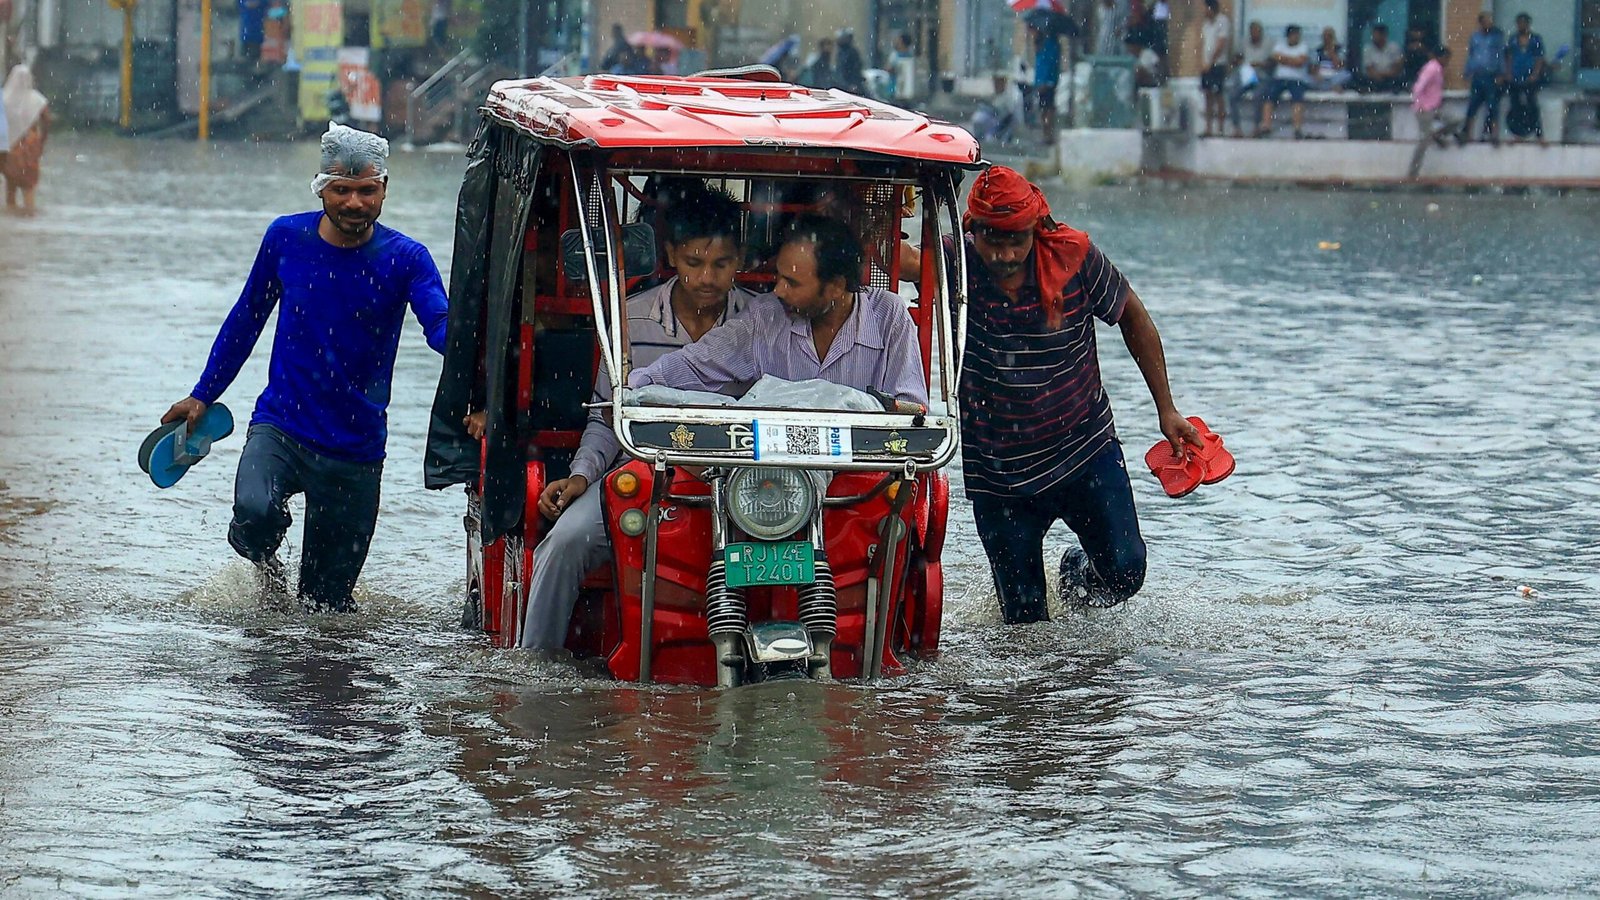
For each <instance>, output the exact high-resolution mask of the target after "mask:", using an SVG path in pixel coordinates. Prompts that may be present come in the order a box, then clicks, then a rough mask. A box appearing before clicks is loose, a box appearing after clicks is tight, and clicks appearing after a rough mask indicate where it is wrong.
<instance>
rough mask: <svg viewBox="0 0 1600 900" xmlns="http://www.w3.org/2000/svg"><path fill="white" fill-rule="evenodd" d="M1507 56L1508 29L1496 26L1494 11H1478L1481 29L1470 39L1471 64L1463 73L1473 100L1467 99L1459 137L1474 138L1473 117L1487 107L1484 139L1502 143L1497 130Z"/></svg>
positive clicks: (1462, 140)
mask: <svg viewBox="0 0 1600 900" xmlns="http://www.w3.org/2000/svg"><path fill="white" fill-rule="evenodd" d="M1505 55H1506V35H1505V32H1503V31H1501V30H1500V29H1498V28H1496V27H1495V25H1494V14H1493V13H1489V12H1481V13H1478V30H1477V31H1474V32H1473V33H1472V37H1471V38H1468V40H1467V63H1466V66H1465V67H1464V68H1463V74H1465V75H1466V76H1467V80H1468V81H1469V82H1470V83H1471V99H1470V100H1468V101H1467V116H1466V118H1465V119H1463V120H1462V122H1461V130H1460V131H1458V132H1456V140H1457V141H1458V142H1460V143H1466V142H1467V141H1470V140H1472V133H1471V132H1472V119H1473V117H1474V116H1476V115H1477V114H1478V110H1480V109H1481V110H1483V111H1484V113H1483V139H1484V140H1486V141H1492V142H1493V143H1496V144H1498V143H1499V142H1500V132H1499V130H1498V129H1497V127H1496V126H1497V125H1498V123H1499V118H1500V91H1501V88H1502V79H1503V78H1504V69H1505Z"/></svg>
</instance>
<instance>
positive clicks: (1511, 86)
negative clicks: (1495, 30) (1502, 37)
mask: <svg viewBox="0 0 1600 900" xmlns="http://www.w3.org/2000/svg"><path fill="white" fill-rule="evenodd" d="M1547 72H1548V69H1547V68H1546V64H1545V60H1544V38H1542V37H1540V36H1539V35H1537V34H1535V33H1534V32H1533V17H1532V16H1530V15H1528V14H1527V13H1517V30H1516V31H1515V32H1513V33H1512V35H1511V39H1510V40H1508V41H1506V62H1505V68H1504V69H1503V70H1502V75H1503V76H1504V78H1505V80H1506V92H1507V95H1508V105H1507V106H1506V130H1507V131H1509V132H1511V134H1512V136H1513V137H1516V138H1525V137H1530V136H1531V137H1535V138H1538V139H1539V145H1540V146H1541V147H1542V146H1544V143H1545V140H1544V123H1543V121H1542V120H1541V118H1540V116H1539V88H1541V87H1543V86H1544V82H1545V75H1546V73H1547Z"/></svg>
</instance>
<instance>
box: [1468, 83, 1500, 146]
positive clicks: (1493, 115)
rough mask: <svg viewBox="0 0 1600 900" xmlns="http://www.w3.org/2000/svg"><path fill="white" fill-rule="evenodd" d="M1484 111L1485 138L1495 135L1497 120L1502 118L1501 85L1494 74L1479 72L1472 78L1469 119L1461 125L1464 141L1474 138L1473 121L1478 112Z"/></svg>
mask: <svg viewBox="0 0 1600 900" xmlns="http://www.w3.org/2000/svg"><path fill="white" fill-rule="evenodd" d="M1480 109H1482V110H1484V115H1483V136H1484V137H1489V136H1490V135H1492V134H1494V129H1495V124H1496V120H1497V119H1499V117H1500V84H1499V83H1498V82H1496V81H1495V75H1494V73H1493V72H1479V73H1477V74H1475V75H1473V76H1472V93H1471V95H1470V99H1468V100H1467V119H1466V121H1465V122H1462V123H1461V137H1462V139H1463V140H1465V139H1468V138H1471V137H1472V119H1473V117H1475V116H1477V114H1478V110H1480Z"/></svg>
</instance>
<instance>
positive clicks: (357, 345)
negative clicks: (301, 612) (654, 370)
mask: <svg viewBox="0 0 1600 900" xmlns="http://www.w3.org/2000/svg"><path fill="white" fill-rule="evenodd" d="M388 155H389V142H388V141H385V140H384V139H383V138H380V137H378V136H377V135H375V134H369V133H367V132H363V131H357V130H355V129H353V128H347V127H344V126H342V125H329V127H328V132H327V133H326V134H324V135H323V136H322V165H321V169H320V172H319V173H318V174H317V175H316V176H315V177H314V178H312V180H311V190H312V192H313V193H315V194H316V195H317V196H318V197H319V198H321V200H322V208H321V209H320V210H315V211H313V212H305V213H300V214H298V215H291V216H283V217H282V218H279V219H277V220H276V221H274V222H273V223H272V225H270V226H269V227H268V228H267V233H266V235H265V236H264V237H263V238H262V240H261V249H260V251H259V252H258V253H257V255H256V262H255V266H254V267H253V268H251V270H250V276H249V278H248V279H247V280H246V281H245V285H244V290H243V291H242V292H241V293H240V295H239V300H238V302H237V303H236V304H235V305H234V307H233V311H232V312H230V313H229V314H228V318H227V319H226V321H224V322H223V324H222V329H221V331H219V332H218V334H217V339H216V342H215V343H214V344H213V345H212V348H211V357H210V359H209V360H208V361H207V363H206V368H205V371H204V372H203V373H202V374H201V376H200V380H199V381H198V382H197V383H196V384H195V386H194V389H193V390H192V391H190V393H189V396H187V397H185V398H183V399H182V400H179V401H178V402H177V403H174V404H173V405H172V408H171V409H168V410H167V412H166V413H165V414H164V415H163V416H162V417H161V421H162V422H176V421H178V420H180V419H183V420H187V421H188V422H189V424H190V426H191V427H193V425H194V424H195V423H196V422H197V421H198V420H199V418H200V416H202V415H204V414H205V411H206V408H207V407H208V406H209V405H210V404H212V403H215V402H216V401H217V399H218V398H219V397H221V396H222V394H223V393H224V392H225V391H227V389H228V387H229V386H230V385H231V384H232V383H233V381H234V379H235V378H236V377H237V376H238V374H239V370H240V368H241V367H242V366H243V365H244V363H245V360H247V359H248V358H249V357H250V353H251V351H252V350H254V349H255V345H256V342H257V341H258V340H260V338H261V331H262V329H263V328H264V327H265V326H266V324H267V320H268V319H270V318H271V317H272V314H273V312H274V310H276V312H277V326H276V328H277V336H276V337H275V338H274V339H273V344H272V358H271V359H270V360H269V362H268V364H267V386H266V390H264V391H262V393H261V395H260V397H259V399H257V401H256V408H255V414H254V415H253V416H252V417H251V420H250V429H249V432H248V435H247V437H246V438H245V445H244V452H243V454H242V455H241V456H240V458H239V474H238V476H237V477H236V478H235V480H234V502H233V522H232V524H231V525H229V526H228V543H229V544H230V545H232V547H233V549H234V551H235V552H236V553H238V554H239V555H240V556H242V557H244V558H245V559H247V560H249V561H250V562H251V563H253V564H255V566H256V567H257V569H258V571H259V572H260V575H261V578H262V582H263V588H265V591H266V593H268V594H269V595H271V596H273V597H277V596H280V595H283V594H285V593H286V591H287V577H286V575H285V573H284V569H283V564H282V562H281V561H280V560H279V559H278V555H277V554H278V547H279V545H281V544H282V542H283V538H284V535H285V533H287V531H288V529H289V524H290V521H291V520H290V516H289V506H288V504H289V498H290V497H291V496H292V495H294V494H300V493H303V494H305V497H306V506H305V529H304V531H305V533H304V537H303V539H302V540H301V555H300V582H299V585H298V593H299V596H300V599H301V601H302V602H303V603H304V604H306V605H307V606H308V607H310V608H313V609H319V610H330V611H334V612H349V611H353V610H354V608H355V600H354V598H353V597H352V595H351V591H352V589H353V588H354V587H355V584H356V578H357V577H358V576H359V575H360V574H361V568H362V566H363V565H364V564H365V563H366V558H367V548H368V547H369V545H370V544H371V542H372V534H373V530H374V529H375V527H376V525H377V521H378V489H379V484H380V482H381V480H382V475H383V460H384V446H385V444H386V443H387V438H388V429H387V424H386V423H387V413H386V407H387V406H388V405H389V383H390V380H391V379H392V377H393V375H394V360H395V352H396V348H397V347H398V346H399V343H400V334H401V331H402V329H403V326H404V325H405V314H406V308H407V307H410V309H411V311H412V313H414V314H415V315H416V317H417V320H418V322H420V323H421V324H422V330H423V333H424V335H425V336H426V338H427V341H428V346H430V347H432V348H433V349H434V350H435V351H437V352H439V353H443V352H444V341H445V318H446V306H447V301H446V298H445V292H444V284H443V283H442V282H441V280H440V278H439V270H438V268H437V267H436V266H435V265H434V262H433V258H432V257H431V256H430V255H429V254H428V249H427V248H426V247H424V246H422V245H421V244H419V243H417V242H416V241H414V240H412V239H411V238H408V237H406V236H405V235H403V234H401V233H400V232H398V231H395V230H394V229H392V228H388V227H386V226H384V225H380V224H378V217H379V215H381V214H382V212H383V200H384V196H385V194H386V192H387V186H388V181H389V175H388V163H387V159H388Z"/></svg>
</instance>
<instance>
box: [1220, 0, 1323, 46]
mask: <svg viewBox="0 0 1600 900" xmlns="http://www.w3.org/2000/svg"><path fill="white" fill-rule="evenodd" d="M1237 8H1238V10H1239V14H1238V15H1237V16H1236V17H1235V19H1234V22H1233V25H1234V28H1235V30H1236V31H1237V37H1236V41H1237V40H1242V39H1243V37H1244V34H1245V29H1246V27H1247V25H1248V23H1249V22H1250V21H1251V20H1253V19H1259V20H1261V25H1262V27H1263V28H1265V29H1266V32H1267V39H1268V40H1269V41H1271V42H1272V43H1274V44H1276V43H1277V42H1278V41H1279V40H1281V39H1282V38H1283V29H1284V26H1286V25H1299V26H1300V27H1301V29H1302V33H1301V38H1300V39H1301V40H1302V41H1304V42H1305V43H1306V44H1307V45H1309V46H1312V47H1315V46H1316V45H1317V44H1318V43H1319V42H1320V41H1321V35H1322V29H1324V28H1326V27H1328V26H1330V25H1331V26H1333V30H1334V31H1337V32H1338V33H1339V40H1340V41H1341V42H1343V43H1344V44H1345V45H1346V46H1348V45H1349V43H1350V39H1349V35H1347V34H1345V33H1344V32H1345V28H1346V26H1347V25H1349V6H1348V4H1347V3H1346V2H1345V0H1238V4H1237Z"/></svg>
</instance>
